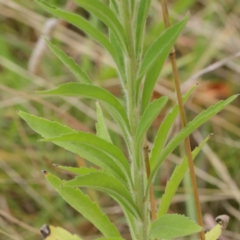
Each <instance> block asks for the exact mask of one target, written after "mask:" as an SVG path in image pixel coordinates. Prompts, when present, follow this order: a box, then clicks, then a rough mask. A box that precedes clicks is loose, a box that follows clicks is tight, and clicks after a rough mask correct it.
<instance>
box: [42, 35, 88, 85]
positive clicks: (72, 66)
mask: <svg viewBox="0 0 240 240" xmlns="http://www.w3.org/2000/svg"><path fill="white" fill-rule="evenodd" d="M45 41H46V43H47V45H48V47H49V48H50V49H51V51H52V52H53V53H54V54H55V55H56V56H57V57H58V58H59V59H60V60H61V61H62V63H63V64H64V65H65V66H66V67H68V69H69V70H70V71H71V72H72V73H73V74H74V75H75V76H76V78H77V79H78V80H79V81H80V82H82V83H86V84H91V83H92V82H91V80H90V79H89V78H88V76H87V75H86V73H84V72H83V71H82V70H81V68H80V67H79V65H78V64H77V63H75V62H74V60H73V59H72V58H70V57H68V56H67V55H66V54H65V53H64V52H63V51H62V50H60V49H59V48H57V47H56V46H54V45H53V44H52V43H51V42H49V41H48V40H47V39H45Z"/></svg>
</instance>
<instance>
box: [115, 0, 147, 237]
mask: <svg viewBox="0 0 240 240" xmlns="http://www.w3.org/2000/svg"><path fill="white" fill-rule="evenodd" d="M119 4H120V12H121V20H122V23H123V27H124V30H125V33H126V38H127V43H128V49H127V55H126V56H125V69H126V80H127V84H126V95H127V112H128V118H129V123H130V128H131V136H130V138H131V139H130V146H129V149H130V157H131V160H132V173H133V179H134V196H135V202H136V205H137V207H138V209H139V211H140V213H141V219H140V220H139V219H138V220H136V222H135V224H136V227H135V229H136V230H137V232H136V233H135V234H136V235H137V237H138V240H145V239H147V232H148V216H147V203H146V201H144V192H145V184H144V181H145V180H146V174H145V166H144V159H143V157H142V156H141V155H140V156H139V154H138V152H139V149H137V148H136V129H137V125H138V122H139V114H138V105H137V102H136V101H135V99H136V97H135V96H136V92H135V88H134V86H135V82H136V74H137V62H136V54H135V38H134V34H133V18H132V15H131V12H132V11H131V8H130V7H129V6H130V5H129V2H128V1H126V0H121V1H120V2H119ZM137 158H140V159H137ZM138 163H140V164H138Z"/></svg>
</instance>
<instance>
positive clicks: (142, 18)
mask: <svg viewBox="0 0 240 240" xmlns="http://www.w3.org/2000/svg"><path fill="white" fill-rule="evenodd" d="M150 4H151V0H142V1H140V2H139V7H138V12H137V21H136V38H135V39H136V52H137V53H138V52H141V49H142V47H143V46H142V45H143V42H142V40H143V39H144V30H145V25H146V18H147V14H148V10H149V6H150Z"/></svg>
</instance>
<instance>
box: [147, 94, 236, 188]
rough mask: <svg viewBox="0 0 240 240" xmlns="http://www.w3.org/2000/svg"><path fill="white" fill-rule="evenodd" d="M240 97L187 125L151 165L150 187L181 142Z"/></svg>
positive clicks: (211, 110)
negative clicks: (167, 158) (168, 157)
mask: <svg viewBox="0 0 240 240" xmlns="http://www.w3.org/2000/svg"><path fill="white" fill-rule="evenodd" d="M237 96H238V95H234V96H232V97H230V98H228V99H227V100H225V101H220V102H218V103H217V104H215V105H212V106H211V107H209V108H208V109H207V110H205V111H202V112H201V113H200V114H198V115H197V116H196V117H195V118H194V119H193V120H192V121H191V122H189V123H188V124H187V126H186V127H185V128H183V129H182V130H181V131H180V132H179V133H178V134H177V135H176V136H175V137H174V138H173V139H172V140H171V141H170V142H169V143H168V144H167V146H166V147H165V148H164V149H163V150H162V152H161V153H160V155H159V156H158V159H157V161H156V163H155V164H154V165H151V167H152V172H151V175H150V177H149V181H148V187H149V185H150V183H151V181H152V179H153V177H154V176H155V174H156V172H157V170H158V168H159V167H160V165H161V163H162V162H163V160H164V159H165V158H166V157H167V156H168V154H169V153H171V152H172V151H173V150H174V149H175V148H176V147H177V146H178V145H179V144H180V142H181V141H183V140H184V139H185V138H186V137H187V136H188V135H190V134H191V133H192V132H193V131H194V130H196V129H197V128H198V127H199V126H201V125H202V124H203V123H204V122H206V121H207V120H208V119H209V118H211V117H212V116H214V115H216V114H217V113H218V112H220V111H221V110H222V109H223V108H224V107H226V106H227V105H228V104H230V103H231V102H232V101H233V100H234V99H236V98H237Z"/></svg>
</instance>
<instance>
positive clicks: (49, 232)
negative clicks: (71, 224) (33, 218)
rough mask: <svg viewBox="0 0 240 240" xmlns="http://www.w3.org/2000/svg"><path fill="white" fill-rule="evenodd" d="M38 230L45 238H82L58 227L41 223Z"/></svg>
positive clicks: (64, 239) (53, 239)
mask: <svg viewBox="0 0 240 240" xmlns="http://www.w3.org/2000/svg"><path fill="white" fill-rule="evenodd" d="M40 232H41V234H42V236H43V239H45V240H66V239H67V240H81V239H82V238H80V237H78V236H76V235H73V234H71V233H70V232H68V231H66V230H65V229H63V228H60V227H54V226H48V225H43V226H42V227H41V229H40Z"/></svg>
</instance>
